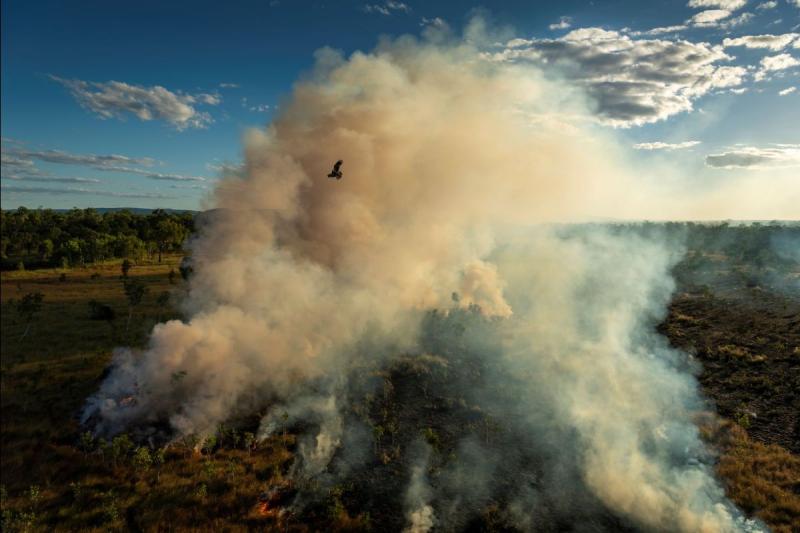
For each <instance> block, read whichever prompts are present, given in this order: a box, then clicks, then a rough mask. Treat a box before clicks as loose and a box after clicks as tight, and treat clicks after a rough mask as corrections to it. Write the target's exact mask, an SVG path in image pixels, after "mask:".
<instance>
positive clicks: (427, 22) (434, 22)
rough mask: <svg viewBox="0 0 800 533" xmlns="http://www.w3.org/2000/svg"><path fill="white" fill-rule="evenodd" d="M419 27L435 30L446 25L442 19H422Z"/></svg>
mask: <svg viewBox="0 0 800 533" xmlns="http://www.w3.org/2000/svg"><path fill="white" fill-rule="evenodd" d="M419 25H420V26H433V27H435V28H444V27H446V26H447V23H446V22H445V21H444V19H442V18H439V17H433V18H431V19H429V18H428V17H422V20H420V22H419Z"/></svg>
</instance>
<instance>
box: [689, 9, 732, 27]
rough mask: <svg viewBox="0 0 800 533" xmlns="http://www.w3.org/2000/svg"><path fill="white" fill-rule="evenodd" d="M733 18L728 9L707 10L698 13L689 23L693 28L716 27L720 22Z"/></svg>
mask: <svg viewBox="0 0 800 533" xmlns="http://www.w3.org/2000/svg"><path fill="white" fill-rule="evenodd" d="M729 16H731V12H730V11H728V10H727V9H707V10H705V11H701V12H700V13H697V14H696V15H694V16H693V17H692V18H690V19H689V23H690V24H692V25H693V26H700V27H701V28H702V27H709V26H716V25H718V24H719V21H721V20H722V19H726V18H728V17H729Z"/></svg>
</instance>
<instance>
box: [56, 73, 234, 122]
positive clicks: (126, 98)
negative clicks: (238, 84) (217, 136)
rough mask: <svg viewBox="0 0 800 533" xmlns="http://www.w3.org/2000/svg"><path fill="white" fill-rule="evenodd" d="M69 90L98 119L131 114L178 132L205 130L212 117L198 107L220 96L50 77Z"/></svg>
mask: <svg viewBox="0 0 800 533" xmlns="http://www.w3.org/2000/svg"><path fill="white" fill-rule="evenodd" d="M50 78H51V79H53V80H55V81H57V82H59V83H60V84H62V85H63V86H64V87H66V88H67V89H69V91H70V93H71V94H72V96H73V97H74V98H75V100H77V101H78V103H79V104H80V105H81V106H83V107H84V108H86V109H88V110H89V111H92V112H94V113H96V114H97V115H99V116H100V117H101V118H104V119H105V118H123V117H124V116H125V115H127V114H132V115H134V116H136V117H137V118H139V119H140V120H144V121H149V120H163V121H164V122H167V123H168V124H170V125H172V126H173V127H174V128H175V129H177V130H178V131H183V130H186V129H189V128H205V127H207V126H208V125H209V124H210V123H211V122H213V120H212V119H211V115H210V114H208V113H207V112H204V111H199V110H198V109H197V105H198V104H205V105H217V104H219V103H220V102H221V101H222V100H221V98H220V96H219V95H216V94H206V93H201V94H197V95H191V94H185V93H182V92H172V91H170V90H168V89H165V88H164V87H161V86H160V85H154V86H152V87H145V86H142V85H132V84H129V83H124V82H121V81H113V80H112V81H108V82H90V81H83V80H77V79H65V78H60V77H58V76H52V75H51V76H50Z"/></svg>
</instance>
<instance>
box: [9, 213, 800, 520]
mask: <svg viewBox="0 0 800 533" xmlns="http://www.w3.org/2000/svg"><path fill="white" fill-rule="evenodd" d="M6 215H7V214H4V215H3V216H4V217H5V216H6ZM103 216H104V215H103ZM101 218H102V217H101ZM5 220H6V219H5V218H4V233H3V238H4V239H5V238H6V234H5V228H6V226H5V223H6V222H5ZM109 220H110V219H109ZM726 231H727V230H726ZM137 235H138V234H137ZM15 238H16V237H15ZM137 238H140V237H137ZM771 238H773V237H771ZM4 242H5V241H4ZM143 242H144V241H143ZM22 249H23V250H24V247H23V248H22ZM9 250H20V248H19V246H17V245H13V246H10V247H6V248H4V253H5V252H7V251H9ZM154 250H155V249H154ZM163 252H164V253H163V254H162V257H161V261H160V262H159V257H158V253H157V250H155V251H154V253H153V254H152V257H149V258H148V254H147V253H145V254H143V255H141V256H138V257H134V256H130V257H124V256H119V257H117V258H116V259H110V260H108V259H106V260H102V261H101V260H100V259H99V258H97V257H94V258H93V259H94V262H89V261H87V260H86V259H87V257H86V256H82V257H83V260H82V261H78V262H76V263H75V265H77V266H72V267H69V268H63V267H61V266H60V265H57V266H56V267H55V268H43V269H35V270H34V269H25V270H15V271H7V272H3V274H2V338H1V339H2V340H1V341H0V342H1V343H2V344H1V348H2V357H1V361H0V363H1V365H0V380H1V381H2V398H1V404H2V414H3V416H2V436H1V442H0V443H1V444H2V455H1V456H0V468H1V470H0V471H1V472H2V479H1V481H0V485H1V486H0V499H1V500H2V501H0V511H1V512H2V515H1V517H0V518H1V519H2V530H3V531H49V530H55V529H59V530H68V531H77V530H80V531H109V530H154V529H159V530H161V529H163V530H204V531H222V530H224V531H250V530H254V529H255V530H265V529H266V530H271V529H278V528H280V529H282V530H292V531H305V530H309V531H310V530H319V529H339V530H370V529H372V530H378V529H380V527H379V525H380V524H387V523H391V520H392V519H387V518H386V516H387V515H389V514H395V515H397V516H396V519H395V520H396V521H397V524H396V525H397V526H398V527H402V520H403V517H402V513H401V511H399V509H398V506H399V505H402V502H398V497H397V490H399V487H402V486H404V485H405V481H406V480H405V479H403V477H402V476H404V475H406V474H405V472H406V471H407V469H405V468H401V467H400V464H401V463H402V461H403V460H404V458H403V454H404V450H405V449H407V448H408V446H409V443H410V442H411V441H413V440H422V441H425V442H427V445H428V446H429V447H430V449H431V453H432V458H431V461H430V466H429V469H430V472H429V473H430V475H431V476H432V477H435V476H436V475H437V469H440V468H441V467H442V465H446V464H447V463H448V461H450V460H451V458H452V456H453V454H454V453H457V451H456V450H455V448H454V443H455V442H456V441H457V439H458V436H459V434H460V433H459V432H464V431H469V432H472V433H473V434H475V435H478V436H479V438H480V439H481V442H482V443H484V444H485V445H491V444H492V443H493V442H494V441H495V440H496V439H502V438H507V436H504V429H503V427H502V424H500V423H499V422H498V420H497V419H496V418H494V417H493V416H492V414H491V412H490V411H489V410H487V409H486V406H478V405H471V404H470V403H469V402H468V401H465V399H464V398H459V397H449V396H447V395H446V394H444V393H442V392H441V391H442V390H444V389H446V387H441V386H440V384H442V383H446V382H447V381H448V380H452V379H455V378H458V377H459V373H461V376H462V377H463V376H469V375H473V374H475V373H476V372H479V371H480V369H478V368H475V367H473V366H470V365H471V363H470V361H469V360H462V359H457V355H456V354H455V353H450V352H448V350H447V349H446V347H445V346H437V345H436V342H437V341H436V339H434V338H431V339H428V340H427V341H425V342H428V343H429V348H430V350H429V352H430V353H429V354H427V355H422V356H417V357H411V356H408V357H401V358H398V359H397V360H396V361H395V362H394V363H393V366H392V367H390V368H365V369H364V372H363V376H364V377H363V379H365V380H369V381H370V382H374V384H375V386H374V387H373V388H372V389H373V390H374V391H375V392H374V393H371V394H370V395H366V396H364V397H363V398H354V399H353V402H352V405H351V406H350V408H349V414H348V416H353V417H358V418H359V419H360V420H362V421H363V422H364V424H366V425H367V427H369V428H371V438H372V441H373V447H372V449H371V453H372V457H371V459H370V460H371V461H372V463H373V464H374V468H372V469H370V476H369V477H368V478H367V477H356V478H352V479H349V480H348V481H347V482H345V483H342V484H340V485H335V486H332V487H329V488H326V489H325V491H324V494H323V496H322V498H321V500H320V501H318V502H315V503H314V504H313V505H310V506H309V507H308V508H307V510H306V511H305V514H304V515H303V516H291V515H290V514H289V513H285V512H284V511H283V509H282V507H281V506H282V505H283V504H285V503H286V501H287V498H288V497H290V496H291V495H292V494H294V492H296V491H297V490H302V489H303V487H295V486H293V485H292V483H293V482H292V481H290V480H289V476H288V474H289V472H290V469H291V468H292V465H293V464H294V458H295V451H296V449H297V446H298V442H297V441H296V438H295V431H293V428H291V427H289V428H287V429H286V430H285V431H281V432H278V433H276V434H275V435H274V436H272V437H270V438H269V439H267V440H265V441H261V442H258V441H257V440H256V438H255V433H256V429H257V425H258V420H259V418H260V415H261V414H263V413H253V414H252V417H250V418H244V419H240V420H235V421H231V422H230V424H229V425H226V426H220V427H219V428H218V430H217V432H216V434H215V435H213V436H212V437H210V438H207V439H205V440H202V441H201V440H200V439H198V438H196V437H192V436H190V437H187V438H185V439H182V440H179V441H177V442H173V443H171V444H169V445H167V446H161V445H160V443H151V442H147V441H142V442H137V441H134V440H133V439H132V438H131V437H130V436H129V435H126V434H122V435H118V436H116V437H114V438H113V439H110V440H103V439H97V438H95V437H94V436H93V435H92V434H91V433H90V432H87V431H86V428H84V427H81V425H80V423H79V420H78V416H79V413H80V410H81V407H82V405H83V403H84V401H85V399H86V398H87V397H88V396H89V395H91V394H92V393H93V392H94V391H95V390H96V389H97V386H98V384H99V383H100V381H101V379H102V377H103V375H104V372H105V370H106V368H107V366H108V364H109V362H110V359H111V357H112V353H113V350H114V348H115V347H117V346H121V345H128V346H139V347H141V346H143V345H144V344H145V343H146V341H147V335H148V333H149V331H150V330H151V329H152V327H153V325H154V324H156V323H157V322H159V321H164V320H169V319H174V318H180V313H179V312H178V311H177V310H176V309H175V308H174V307H173V303H174V302H175V301H178V300H179V299H180V295H181V293H182V291H184V290H186V283H185V278H186V277H188V276H189V275H190V272H189V271H188V270H184V269H188V267H187V266H186V265H185V264H184V265H181V255H179V254H175V253H171V252H169V250H168V249H167V248H165V249H164V250H163ZM759 254H761V252H756V256H758V255H759ZM762 255H763V254H762ZM16 258H17V256H14V255H13V254H12V255H8V256H4V260H5V259H8V261H14V260H16ZM124 259H125V260H124ZM687 261H694V262H695V263H696V264H697V265H700V267H701V270H702V271H703V272H705V271H713V272H715V274H714V276H713V277H711V278H708V280H717V281H718V283H717V284H716V285H711V284H710V283H706V282H705V278H704V280H703V281H702V282H697V278H696V277H695V278H691V279H690V278H689V277H688V276H687V275H686V272H684V271H682V270H681V269H683V268H686V264H684V263H682V264H681V265H679V267H678V269H677V271H678V272H677V273H678V278H679V282H680V287H679V289H678V291H677V293H676V297H675V300H674V301H673V304H672V306H671V308H670V312H669V315H668V316H667V317H666V319H665V320H664V322H663V324H662V325H661V327H660V328H661V330H662V332H663V333H664V334H665V335H666V336H667V337H668V338H669V339H670V341H671V342H672V343H673V344H675V345H676V346H679V347H681V348H684V349H686V350H688V351H690V352H691V353H694V354H695V355H696V357H697V359H699V360H700V362H701V363H702V364H703V371H702V373H701V374H700V376H699V380H700V383H701V385H702V387H703V389H704V391H705V393H706V394H707V395H708V396H709V397H710V398H711V399H712V400H713V401H714V402H715V404H716V405H717V406H718V410H719V412H720V413H721V414H722V416H723V417H724V418H725V419H724V420H723V421H722V422H721V423H713V424H710V425H709V426H708V427H704V428H703V429H704V432H705V436H706V439H707V441H708V442H709V444H710V445H711V446H712V447H714V448H715V449H716V450H717V451H718V462H717V471H718V473H719V475H720V477H721V479H722V480H723V483H724V484H725V487H726V490H727V493H728V495H729V496H730V498H731V499H732V500H733V501H735V502H736V503H737V504H738V505H739V506H740V507H741V508H742V509H743V510H744V511H745V512H747V513H748V514H749V515H751V516H755V517H758V518H760V519H761V520H763V521H764V522H765V523H767V524H768V525H769V526H770V527H771V528H772V529H773V530H774V531H776V532H778V533H788V532H790V531H797V530H800V493H799V492H798V488H800V449H798V448H797V446H798V442H800V439H798V436H797V431H798V429H797V428H798V421H797V412H800V409H797V410H795V407H797V406H798V401H800V395H798V394H797V393H796V391H797V390H800V388H797V386H796V384H795V383H794V382H793V381H792V379H794V378H797V376H798V368H800V349H798V347H800V328H798V324H800V322H798V320H800V318H798V316H799V315H798V305H800V304H798V302H797V301H796V300H793V299H791V298H789V297H786V296H782V295H778V294H777V293H774V292H771V291H770V290H769V289H768V288H765V287H763V286H762V283H761V282H760V281H758V280H761V279H768V280H770V281H769V282H770V283H771V282H773V281H774V280H775V279H778V278H774V277H771V276H765V275H766V274H770V272H771V271H770V268H767V267H763V266H757V265H756V266H747V265H744V266H743V265H742V264H741V261H742V259H741V258H739V259H736V260H734V259H732V258H731V257H730V256H728V255H725V254H724V253H722V252H720V251H719V250H715V251H714V252H713V253H711V254H708V253H697V254H695V253H690V255H689V256H688V259H687ZM70 264H73V263H70ZM178 273H180V275H179V274H178ZM682 275H683V276H684V277H681V276H682ZM750 279H756V280H757V281H756V283H755V285H752V286H748V283H747V281H748V280H750ZM780 279H785V276H784V277H783V278H780ZM719 280H722V281H719ZM728 280H730V283H728ZM763 285H766V282H765V283H764V284H763ZM462 318H463V320H462V321H461V322H460V323H459V324H458V326H459V327H462V326H463V327H468V328H470V327H480V324H479V322H478V321H476V320H473V318H471V315H470V313H469V312H465V316H464V317H462ZM428 322H429V323H428V324H427V326H428V327H430V328H439V329H440V330H442V331H449V330H450V329H453V328H452V324H449V323H448V322H447V321H446V320H444V318H443V317H442V316H440V315H437V314H436V313H432V314H431V315H430V316H429V318H428ZM443 335H444V334H443ZM437 338H443V337H442V336H438V337H437ZM173 379H174V380H176V381H180V380H181V379H182V376H181V375H180V374H176V375H174V376H173ZM393 490H394V491H395V494H392V491H393ZM473 525H474V526H476V527H479V528H482V529H492V528H497V529H502V527H503V524H502V521H501V520H500V518H499V514H498V512H497V508H495V507H491V506H490V507H489V508H487V509H484V510H483V513H482V514H481V518H480V519H479V520H478V522H476V523H475V524H473Z"/></svg>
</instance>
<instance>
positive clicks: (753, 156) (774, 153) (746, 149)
mask: <svg viewBox="0 0 800 533" xmlns="http://www.w3.org/2000/svg"><path fill="white" fill-rule="evenodd" d="M706 165H708V166H709V167H712V168H724V169H743V168H747V169H763V168H787V167H797V166H800V144H776V145H773V146H770V147H767V148H762V147H757V146H734V147H732V148H729V149H727V150H725V151H724V152H722V153H719V154H710V155H707V156H706Z"/></svg>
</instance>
